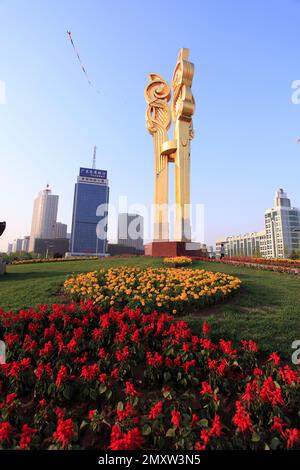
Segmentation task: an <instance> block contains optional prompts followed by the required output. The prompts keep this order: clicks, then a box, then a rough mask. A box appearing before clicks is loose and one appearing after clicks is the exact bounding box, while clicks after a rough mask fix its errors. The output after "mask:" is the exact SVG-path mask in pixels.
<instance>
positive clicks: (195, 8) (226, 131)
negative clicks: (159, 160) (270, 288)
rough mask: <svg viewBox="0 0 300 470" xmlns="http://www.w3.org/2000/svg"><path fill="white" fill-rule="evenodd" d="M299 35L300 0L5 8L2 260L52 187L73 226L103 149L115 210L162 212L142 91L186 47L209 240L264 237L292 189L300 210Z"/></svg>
mask: <svg viewBox="0 0 300 470" xmlns="http://www.w3.org/2000/svg"><path fill="white" fill-rule="evenodd" d="M299 24H300V2H299V1H298V0H263V1H262V0H243V1H241V0H190V1H188V2H183V1H178V0H168V1H166V0H151V1H147V2H146V1H142V0H139V1H137V0H127V1H125V0H111V1H109V2H108V1H106V0H105V1H104V0H103V1H102V0H84V1H83V0H51V1H50V0H48V1H46V0H26V1H25V0H0V80H1V81H3V82H5V85H6V104H0V175H1V178H0V220H6V221H7V231H6V234H5V235H3V236H2V237H1V241H0V249H2V250H6V249H7V242H8V241H10V240H12V239H13V238H16V237H23V236H24V235H27V234H29V232H30V225H31V215H32V206H33V199H34V197H35V196H36V194H37V193H38V192H39V191H40V190H41V189H43V188H44V187H45V185H46V184H47V183H49V184H50V186H51V188H52V189H53V192H54V193H55V194H59V197H60V199H59V216H58V220H59V221H62V222H65V223H68V225H69V227H70V223H71V215H72V204H73V191H74V182H75V180H76V176H77V174H78V168H79V166H89V165H90V164H91V161H92V150H93V146H94V145H95V144H96V145H97V146H98V162H97V163H98V164H97V167H98V168H103V169H107V170H108V176H109V179H110V186H111V202H112V203H114V204H116V203H117V201H118V197H119V196H121V195H127V196H128V201H129V203H136V202H138V203H144V204H150V203H152V200H153V148H152V139H151V138H150V135H149V134H148V132H147V130H146V128H145V119H144V115H145V107H146V105H145V101H144V95H143V91H144V86H145V85H146V83H147V74H148V73H149V72H156V73H159V74H161V75H162V76H163V77H164V78H165V79H166V80H168V81H170V80H171V77H172V73H173V68H174V66H175V63H176V59H177V55H178V52H179V50H180V48H181V47H188V48H189V49H190V54H191V55H190V57H191V60H192V62H194V64H195V77H194V83H193V93H194V96H195V99H196V114H195V117H194V129H195V139H194V140H193V141H192V177H191V187H192V191H191V199H192V202H193V203H203V204H204V206H205V239H206V241H207V242H208V243H211V244H212V243H213V242H214V241H215V240H216V239H218V238H220V237H223V236H226V235H231V234H239V233H243V232H247V231H253V230H260V229H262V228H263V213H264V211H265V210H266V209H267V208H268V207H270V206H272V203H273V196H274V193H275V190H276V189H277V188H278V187H280V186H281V187H283V188H285V189H286V191H287V192H288V195H289V196H290V197H291V199H292V203H293V204H294V205H295V206H300V189H299V168H300V164H299V159H300V144H298V145H297V144H296V140H297V139H298V138H299V137H300V105H298V106H297V105H295V104H293V103H292V101H291V95H292V88H291V84H292V82H293V81H294V80H297V79H300V60H299V59H300V46H299V44H300V42H299V33H300V28H299ZM67 30H71V31H72V34H73V38H74V41H75V43H76V44H77V46H78V49H79V51H80V54H81V56H82V59H83V61H84V63H85V65H86V68H87V71H88V73H89V75H90V77H91V79H92V80H93V82H94V83H95V86H96V87H97V88H98V89H99V91H100V93H99V94H97V93H96V92H95V90H94V89H93V88H91V87H90V86H89V85H88V83H87V81H86V80H85V77H84V75H83V73H82V71H81V70H80V67H79V64H78V63H77V61H76V57H75V55H74V52H73V50H72V48H71V46H70V43H69V42H68V39H67V34H66V31H67ZM171 193H172V191H171Z"/></svg>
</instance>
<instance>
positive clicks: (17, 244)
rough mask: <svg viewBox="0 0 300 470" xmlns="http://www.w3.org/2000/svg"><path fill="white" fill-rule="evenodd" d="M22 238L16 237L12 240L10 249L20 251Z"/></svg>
mask: <svg viewBox="0 0 300 470" xmlns="http://www.w3.org/2000/svg"><path fill="white" fill-rule="evenodd" d="M22 245H23V240H22V238H16V239H15V240H14V241H13V246H12V251H13V253H15V252H16V251H22Z"/></svg>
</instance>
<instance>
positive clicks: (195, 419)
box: [191, 413, 200, 428]
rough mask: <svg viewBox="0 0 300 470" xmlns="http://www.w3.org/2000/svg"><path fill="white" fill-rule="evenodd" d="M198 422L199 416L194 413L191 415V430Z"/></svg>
mask: <svg viewBox="0 0 300 470" xmlns="http://www.w3.org/2000/svg"><path fill="white" fill-rule="evenodd" d="M199 421H200V418H199V416H198V415H197V414H196V413H193V414H192V419H191V428H192V427H193V425H194V424H197V423H198V422H199Z"/></svg>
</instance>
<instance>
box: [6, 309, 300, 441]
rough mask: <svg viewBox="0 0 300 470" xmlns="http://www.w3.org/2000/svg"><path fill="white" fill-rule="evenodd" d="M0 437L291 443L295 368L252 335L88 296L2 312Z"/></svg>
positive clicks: (299, 384) (295, 437)
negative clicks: (237, 337) (236, 338)
mask: <svg viewBox="0 0 300 470" xmlns="http://www.w3.org/2000/svg"><path fill="white" fill-rule="evenodd" d="M0 326H2V327H4V331H5V338H4V339H5V341H6V344H7V347H8V354H7V363H6V364H2V365H0V388H1V393H0V447H1V448H2V449H20V448H21V449H61V448H64V449H71V448H72V449H79V448H84V449H91V448H94V449H112V450H121V449H150V450H151V449H154V450H160V449H178V450H186V449H196V450H202V449H286V448H296V449H299V438H300V431H299V429H298V428H297V422H299V421H298V420H299V418H298V415H297V414H298V410H299V404H300V403H299V395H300V393H299V392H300V375H299V373H298V372H296V370H294V369H292V368H290V367H289V366H288V365H285V366H284V364H282V363H281V361H280V358H279V357H278V356H277V354H276V353H273V354H271V355H270V357H269V358H268V359H267V361H266V362H264V363H261V362H258V359H257V354H256V353H257V345H256V344H255V343H254V342H253V341H251V340H245V341H242V342H241V344H240V345H233V344H232V343H231V341H228V340H227V341H226V340H221V341H219V342H218V343H213V342H212V341H211V340H210V339H209V327H208V325H207V324H206V323H204V325H203V334H202V335H199V336H196V335H192V333H191V331H190V329H189V328H188V326H187V324H186V323H185V322H183V321H175V320H174V317H171V316H168V315H166V314H159V313H151V314H146V315H145V314H144V313H143V312H141V311H140V310H130V309H128V308H125V309H124V310H123V311H121V312H117V311H115V310H113V309H111V310H110V311H109V313H102V312H101V310H100V309H99V308H98V307H96V306H95V305H93V303H92V302H86V303H82V304H81V305H80V306H79V305H76V304H71V305H52V306H50V307H47V306H43V305H41V306H39V308H38V309H37V310H32V309H29V310H26V311H21V312H20V313H19V314H15V313H13V312H8V313H6V314H5V313H3V312H2V313H1V314H0Z"/></svg>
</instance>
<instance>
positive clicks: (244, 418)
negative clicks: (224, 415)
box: [233, 401, 253, 432]
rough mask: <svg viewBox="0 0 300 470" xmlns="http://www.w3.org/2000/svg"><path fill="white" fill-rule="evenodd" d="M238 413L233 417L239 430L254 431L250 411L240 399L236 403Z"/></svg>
mask: <svg viewBox="0 0 300 470" xmlns="http://www.w3.org/2000/svg"><path fill="white" fill-rule="evenodd" d="M235 406H236V413H235V415H234V417H233V423H234V425H235V426H236V427H237V428H238V431H239V432H245V431H247V429H248V430H249V431H252V432H253V428H252V423H251V420H250V416H251V415H250V413H249V412H248V411H246V410H245V408H244V407H243V405H242V404H241V402H240V401H237V402H236V404H235Z"/></svg>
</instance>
